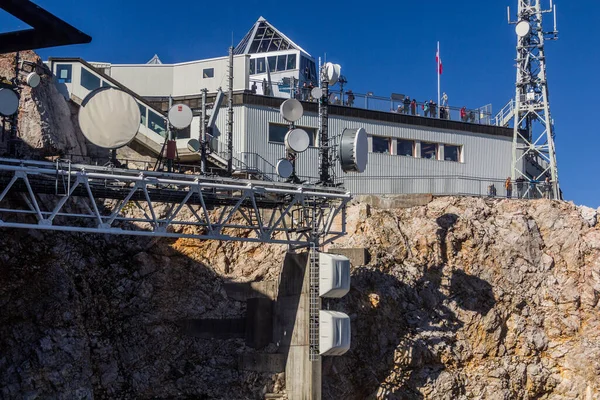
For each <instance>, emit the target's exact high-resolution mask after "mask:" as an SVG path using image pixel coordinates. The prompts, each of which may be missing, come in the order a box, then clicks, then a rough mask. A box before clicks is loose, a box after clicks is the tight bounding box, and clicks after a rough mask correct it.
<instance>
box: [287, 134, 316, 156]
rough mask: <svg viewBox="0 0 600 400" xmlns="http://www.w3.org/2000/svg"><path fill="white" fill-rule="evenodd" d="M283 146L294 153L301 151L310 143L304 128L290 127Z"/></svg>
mask: <svg viewBox="0 0 600 400" xmlns="http://www.w3.org/2000/svg"><path fill="white" fill-rule="evenodd" d="M284 143H285V148H286V149H288V150H289V151H292V152H294V153H302V152H304V151H306V149H308V146H309V145H310V137H309V136H308V133H306V131H305V130H304V129H292V130H290V131H289V132H288V133H286V135H285V139H284Z"/></svg>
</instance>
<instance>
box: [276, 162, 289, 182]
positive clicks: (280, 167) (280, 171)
mask: <svg viewBox="0 0 600 400" xmlns="http://www.w3.org/2000/svg"><path fill="white" fill-rule="evenodd" d="M275 170H276V171H277V175H279V176H280V177H282V178H284V179H287V178H289V177H290V176H292V173H293V172H294V166H293V165H292V163H291V162H290V161H289V160H287V159H285V158H282V159H280V160H279V161H277V166H276V167H275Z"/></svg>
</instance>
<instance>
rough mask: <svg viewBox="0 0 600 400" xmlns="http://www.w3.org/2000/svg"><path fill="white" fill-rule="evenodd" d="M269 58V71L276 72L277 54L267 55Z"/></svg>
mask: <svg viewBox="0 0 600 400" xmlns="http://www.w3.org/2000/svg"><path fill="white" fill-rule="evenodd" d="M267 58H268V60H269V71H271V72H275V71H276V69H275V68H276V67H277V57H275V56H271V57H267Z"/></svg>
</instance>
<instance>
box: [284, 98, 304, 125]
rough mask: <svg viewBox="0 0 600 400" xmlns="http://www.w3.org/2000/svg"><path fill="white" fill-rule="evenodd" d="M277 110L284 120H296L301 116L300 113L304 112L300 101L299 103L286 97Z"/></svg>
mask: <svg viewBox="0 0 600 400" xmlns="http://www.w3.org/2000/svg"><path fill="white" fill-rule="evenodd" d="M279 112H280V113H281V116H282V117H283V119H285V120H286V121H288V122H296V121H298V120H299V119H300V118H302V114H304V108H303V107H302V103H300V102H299V101H298V100H296V99H287V100H286V101H284V102H283V103H281V106H280V107H279Z"/></svg>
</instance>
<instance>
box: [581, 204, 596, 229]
mask: <svg viewBox="0 0 600 400" xmlns="http://www.w3.org/2000/svg"><path fill="white" fill-rule="evenodd" d="M578 208H579V213H580V214H581V218H583V219H584V220H585V221H586V222H587V223H588V225H589V226H596V222H597V218H598V211H597V210H595V209H593V208H590V207H585V206H581V207H578Z"/></svg>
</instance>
